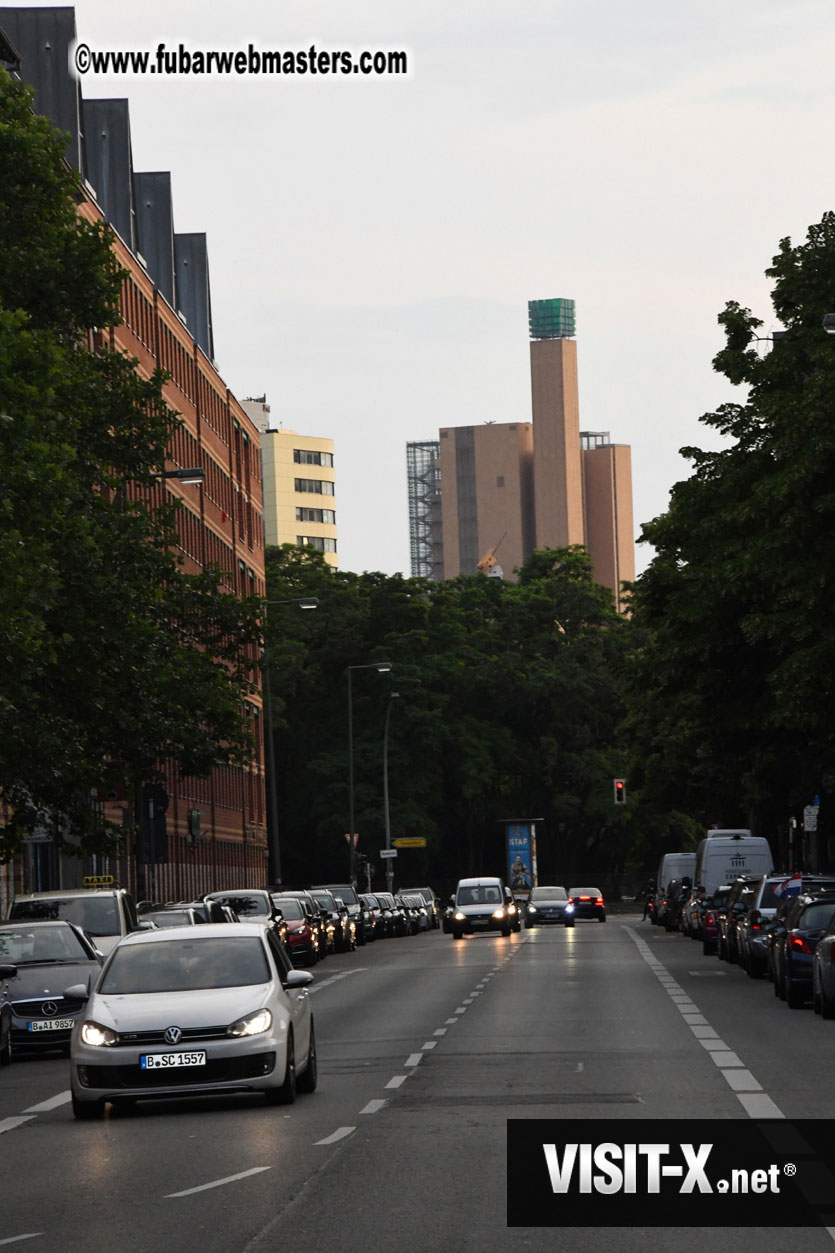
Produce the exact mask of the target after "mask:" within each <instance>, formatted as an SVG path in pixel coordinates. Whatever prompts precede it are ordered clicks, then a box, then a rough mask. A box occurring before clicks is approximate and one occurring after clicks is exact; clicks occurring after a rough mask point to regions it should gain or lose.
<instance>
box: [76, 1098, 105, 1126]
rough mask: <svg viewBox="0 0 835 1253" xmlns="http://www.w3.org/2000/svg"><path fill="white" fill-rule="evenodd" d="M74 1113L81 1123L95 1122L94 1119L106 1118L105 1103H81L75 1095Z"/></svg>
mask: <svg viewBox="0 0 835 1253" xmlns="http://www.w3.org/2000/svg"><path fill="white" fill-rule="evenodd" d="M72 1112H73V1117H74V1118H77V1119H78V1120H79V1121H80V1122H93V1120H94V1119H97V1118H104V1101H79V1100H77V1098H76V1096H75V1094H74V1093H73V1097H72Z"/></svg>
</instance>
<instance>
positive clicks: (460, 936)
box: [452, 931, 464, 940]
mask: <svg viewBox="0 0 835 1253" xmlns="http://www.w3.org/2000/svg"><path fill="white" fill-rule="evenodd" d="M463 936H464V932H463V931H453V932H452V938H453V940H461V939H463Z"/></svg>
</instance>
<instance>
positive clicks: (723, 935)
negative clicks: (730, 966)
mask: <svg viewBox="0 0 835 1253" xmlns="http://www.w3.org/2000/svg"><path fill="white" fill-rule="evenodd" d="M760 878H761V876H755V875H740V876H739V877H738V878H736V879H734V881H733V883H732V884H731V890H730V892H729V893H728V898H727V900H726V902H725V905H724V908H723V909H721V910H720V911H719V912H718V924H719V934H718V936H717V948H718V952H719V957H720V959H721V960H722V961H727V962H736V961H738V960H739V924H740V922H741V921H742V919H743V918H744V917H745V915H746V914H747V912H748V910H749V908H750V906H751V903H752V901H753V899H754V894H755V891H756V888H757V885H758V883H759V881H760Z"/></svg>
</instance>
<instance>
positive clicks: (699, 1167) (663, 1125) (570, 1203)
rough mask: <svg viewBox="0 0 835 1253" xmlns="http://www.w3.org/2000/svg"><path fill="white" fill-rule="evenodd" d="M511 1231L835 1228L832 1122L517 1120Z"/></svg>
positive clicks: (510, 1158) (511, 1142)
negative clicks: (580, 1228)
mask: <svg viewBox="0 0 835 1253" xmlns="http://www.w3.org/2000/svg"><path fill="white" fill-rule="evenodd" d="M507 1182H508V1191H507V1222H508V1226H509V1227H557V1226H559V1227H632V1226H641V1227H666V1226H676V1227H687V1226H693V1227H747V1226H754V1227H764V1226H775V1227H781V1226H786V1227H797V1226H808V1227H815V1226H824V1227H833V1226H835V1147H833V1143H832V1137H831V1135H829V1134H827V1121H826V1120H823V1119H820V1120H812V1119H804V1120H803V1121H801V1122H794V1123H792V1122H789V1121H788V1120H779V1121H778V1120H776V1119H775V1120H773V1121H767V1122H754V1121H752V1120H749V1119H727V1120H726V1119H722V1120H718V1119H716V1120H714V1119H688V1120H682V1121H663V1120H659V1119H646V1120H643V1119H642V1120H637V1119H630V1120H625V1119H624V1120H612V1119H605V1120H604V1119H559V1120H536V1119H524V1120H523V1119H511V1120H510V1121H509V1122H508V1124H507Z"/></svg>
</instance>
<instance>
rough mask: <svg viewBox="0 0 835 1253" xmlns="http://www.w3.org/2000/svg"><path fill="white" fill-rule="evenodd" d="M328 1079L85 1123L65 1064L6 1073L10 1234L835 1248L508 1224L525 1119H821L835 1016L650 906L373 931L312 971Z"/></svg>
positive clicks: (1, 1092) (243, 1247)
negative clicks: (827, 1018) (760, 977)
mask: <svg viewBox="0 0 835 1253" xmlns="http://www.w3.org/2000/svg"><path fill="white" fill-rule="evenodd" d="M312 1006H313V1012H314V1016H315V1020H316V1031H317V1038H318V1046H319V1070H320V1077H319V1089H318V1091H317V1092H316V1093H315V1094H313V1095H312V1096H300V1097H299V1098H298V1100H297V1102H296V1104H295V1105H293V1106H291V1107H286V1108H281V1107H277V1108H266V1107H265V1106H264V1105H263V1103H262V1100H261V1098H259V1097H257V1096H252V1097H249V1096H244V1097H236V1098H205V1099H202V1098H201V1099H199V1100H192V1101H190V1102H176V1103H171V1102H169V1103H145V1104H140V1105H139V1106H138V1108H137V1111H136V1113H133V1114H116V1113H114V1114H113V1115H112V1116H108V1117H107V1118H106V1119H105V1120H104V1121H103V1122H101V1123H90V1124H86V1123H76V1122H75V1121H74V1120H73V1118H72V1114H71V1111H70V1105H69V1091H68V1088H69V1084H68V1065H69V1064H68V1062H67V1061H66V1060H64V1059H61V1058H57V1057H56V1058H40V1059H33V1060H30V1059H24V1058H20V1057H17V1058H16V1059H15V1061H14V1062H13V1064H12V1066H11V1067H9V1068H8V1069H5V1070H2V1071H0V1172H2V1173H1V1174H0V1178H2V1191H0V1196H2V1204H1V1205H0V1246H5V1245H6V1244H8V1245H10V1246H11V1247H14V1245H15V1244H18V1243H20V1244H21V1245H23V1246H25V1247H26V1248H28V1249H31V1250H32V1251H33V1253H37V1251H39V1250H43V1251H46V1253H53V1251H54V1253H76V1251H78V1253H104V1251H105V1250H106V1251H107V1253H112V1250H114V1249H118V1250H120V1253H134V1251H137V1253H138V1251H140V1250H141V1251H145V1250H155V1251H157V1253H168V1250H178V1251H181V1250H186V1251H189V1250H192V1249H194V1250H198V1249H199V1250H201V1251H205V1253H214V1251H215V1250H216V1251H218V1253H220V1251H221V1250H222V1251H223V1253H245V1251H246V1253H274V1251H275V1250H278V1249H282V1250H288V1251H289V1253H307V1251H308V1250H310V1251H311V1253H312V1251H313V1250H316V1253H332V1251H335V1250H341V1251H343V1253H354V1251H356V1253H360V1251H362V1253H366V1250H371V1249H373V1250H374V1251H375V1253H386V1251H388V1250H398V1251H399V1250H404V1249H411V1248H416V1249H420V1250H422V1251H426V1253H432V1251H433V1250H439V1251H440V1250H443V1251H444V1253H457V1251H458V1250H461V1251H466V1253H470V1251H472V1253H476V1251H478V1253H481V1251H483V1250H487V1249H490V1248H492V1247H494V1246H496V1245H497V1244H499V1245H500V1246H501V1247H503V1248H506V1247H519V1248H530V1249H548V1250H551V1249H553V1250H558V1251H560V1253H561V1251H562V1250H566V1251H567V1250H569V1249H570V1250H572V1253H573V1251H574V1250H576V1249H577V1247H578V1245H582V1244H585V1243H588V1242H589V1238H590V1237H593V1241H594V1245H595V1247H596V1248H599V1249H602V1250H613V1251H614V1250H617V1251H618V1253H626V1251H629V1250H633V1249H634V1250H636V1251H637V1250H639V1249H640V1250H641V1251H642V1253H643V1251H644V1250H646V1249H647V1248H650V1249H653V1250H661V1251H662V1253H663V1251H665V1250H667V1249H670V1250H676V1251H677V1253H678V1251H681V1253H689V1251H690V1250H696V1249H698V1250H699V1251H700V1253H703V1250H704V1248H705V1245H706V1243H707V1244H710V1245H714V1244H719V1243H721V1247H722V1249H723V1250H730V1251H738V1253H748V1251H749V1250H750V1251H751V1253H754V1250H756V1251H757V1253H760V1251H761V1250H762V1249H764V1248H766V1249H768V1250H774V1251H776V1253H782V1251H785V1253H795V1250H797V1249H799V1248H802V1249H803V1251H804V1253H818V1250H821V1251H822V1253H823V1251H824V1250H827V1251H828V1250H832V1249H833V1248H835V1242H834V1241H833V1239H832V1238H831V1237H830V1236H829V1235H828V1234H827V1232H826V1231H825V1230H820V1229H819V1230H815V1229H811V1228H808V1229H805V1230H803V1231H799V1230H797V1229H770V1230H762V1229H756V1230H755V1229H733V1230H730V1231H721V1230H719V1231H715V1232H710V1231H705V1230H703V1229H691V1228H681V1227H677V1228H666V1229H657V1228H656V1229H650V1228H647V1229H641V1230H639V1229H630V1230H624V1229H609V1228H601V1229H597V1230H595V1231H594V1232H593V1233H590V1232H583V1231H580V1230H572V1229H567V1228H566V1229H549V1228H508V1227H507V1225H506V1167H507V1163H506V1139H505V1135H506V1124H507V1120H508V1119H509V1118H516V1119H565V1118H607V1119H617V1120H622V1119H632V1120H644V1119H650V1118H664V1119H672V1120H683V1119H692V1118H707V1117H710V1118H714V1119H721V1120H725V1119H747V1118H749V1117H754V1118H756V1117H760V1116H773V1117H780V1116H783V1117H786V1118H807V1117H812V1118H827V1117H831V1115H832V1114H833V1111H835V1068H833V1067H832V1065H831V1057H832V1053H833V1045H834V1044H835V1023H830V1022H823V1021H821V1020H820V1019H819V1018H817V1017H816V1016H815V1015H813V1014H812V1012H811V1010H800V1011H791V1010H789V1009H787V1007H786V1006H785V1005H784V1004H783V1003H782V1002H780V1003H778V1002H777V1001H776V1000H775V998H774V997H773V995H772V991H771V986H770V985H769V984H767V983H765V982H764V981H754V980H751V979H748V978H747V976H746V975H745V974H744V973H743V972H742V971H741V970H739V969H738V968H731V967H728V966H726V965H724V964H723V963H719V962H718V961H717V960H716V959H715V958H709V957H704V956H703V954H702V952H701V946H700V945H698V944H693V943H691V942H690V941H688V940H685V939H684V938H683V937H681V936H679V935H675V934H673V935H668V934H667V933H666V932H664V931H663V930H661V929H660V928H654V927H650V926H649V924H648V923H642V922H641V921H640V919H639V915H638V914H634V915H626V916H624V915H620V916H610V918H609V921H608V922H607V923H606V924H605V925H602V924H599V923H596V922H588V923H582V922H578V923H577V925H576V926H575V928H574V929H573V931H572V930H568V931H566V930H564V929H562V928H543V929H539V930H534V931H530V932H525V931H523V932H522V933H521V934H520V935H514V936H511V937H510V938H509V939H503V938H501V937H499V936H487V935H484V936H474V937H470V938H465V939H464V940H463V941H460V942H455V941H453V940H452V938H451V937H449V936H446V935H443V934H442V933H440V932H431V933H428V934H424V935H421V936H418V937H414V938H411V939H402V940H389V941H385V942H378V943H377V944H374V945H368V946H366V947H365V948H364V949H360V950H359V951H358V952H356V953H353V954H344V955H338V956H336V957H329V958H328V960H327V961H326V962H324V963H322V964H321V965H320V966H318V967H317V968H316V971H315V984H314V985H313V989H312Z"/></svg>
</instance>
